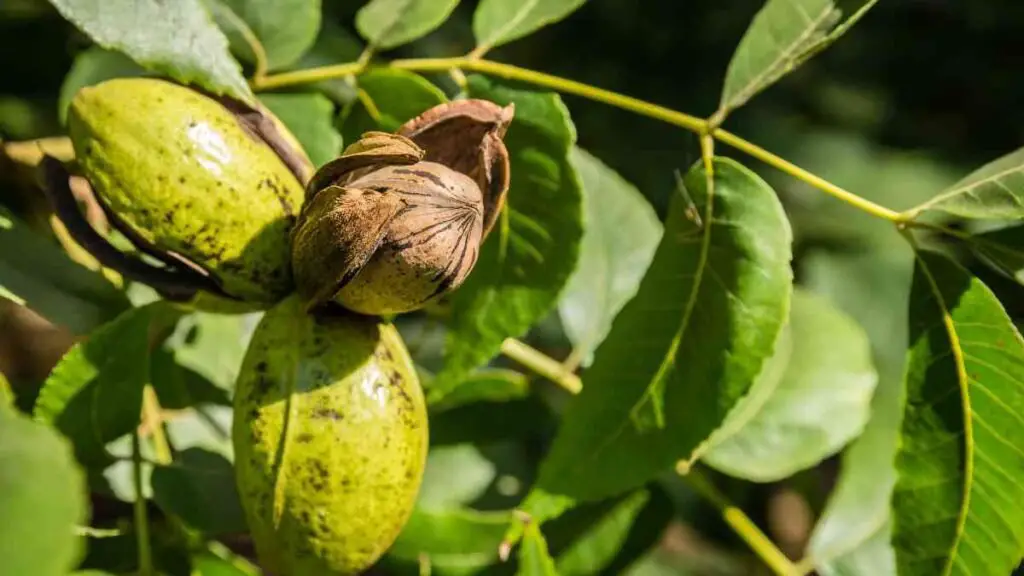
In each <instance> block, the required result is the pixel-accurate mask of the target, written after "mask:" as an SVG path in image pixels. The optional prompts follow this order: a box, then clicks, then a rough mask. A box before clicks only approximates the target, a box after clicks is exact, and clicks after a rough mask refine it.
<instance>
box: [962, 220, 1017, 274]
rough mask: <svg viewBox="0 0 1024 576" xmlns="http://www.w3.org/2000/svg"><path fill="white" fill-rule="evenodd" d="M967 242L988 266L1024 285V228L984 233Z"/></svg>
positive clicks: (1010, 228) (1009, 227)
mask: <svg viewBox="0 0 1024 576" xmlns="http://www.w3.org/2000/svg"><path fill="white" fill-rule="evenodd" d="M967 242H968V244H969V245H970V247H971V249H972V250H973V251H974V252H975V254H977V255H978V256H979V258H981V260H982V261H984V262H985V263H986V264H988V265H989V266H991V267H992V268H993V269H995V270H998V271H999V272H1002V273H1003V274H1005V275H1007V276H1009V277H1010V278H1013V279H1014V280H1016V281H1017V283H1018V284H1024V226H1008V227H1006V228H999V229H997V230H991V231H989V232H983V233H981V234H976V235H974V236H971V237H970V238H969V239H968V240H967Z"/></svg>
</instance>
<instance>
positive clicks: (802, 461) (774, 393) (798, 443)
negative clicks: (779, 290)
mask: <svg viewBox="0 0 1024 576" xmlns="http://www.w3.org/2000/svg"><path fill="white" fill-rule="evenodd" d="M788 335H789V338H788V340H789V343H790V346H788V347H782V346H777V347H776V358H778V357H780V356H781V358H782V359H783V362H782V366H783V371H782V373H781V375H780V377H777V378H765V374H764V373H762V375H761V376H760V377H759V378H758V381H757V382H756V383H755V384H754V389H753V390H751V393H750V395H749V396H747V397H746V398H744V399H743V400H742V401H741V402H740V403H739V405H737V407H736V409H735V410H734V411H733V412H732V413H730V414H729V417H728V418H726V421H725V424H723V426H722V428H721V429H720V430H719V432H716V433H715V435H714V436H712V440H711V443H712V448H711V449H710V451H708V453H707V455H706V456H705V457H704V461H705V462H706V463H707V464H709V465H711V466H712V467H713V468H716V469H717V470H719V471H721V472H725V473H727V474H730V475H732V476H736V477H739V478H744V479H747V480H753V481H756V482H771V481H777V480H781V479H783V478H786V477H788V476H791V475H793V474H794V473H796V472H798V471H800V470H804V469H806V468H808V467H810V466H813V465H814V464H817V463H818V462H820V461H821V460H822V459H823V458H825V457H827V456H830V455H831V454H834V453H835V452H837V451H838V450H839V449H840V448H842V447H843V446H844V445H845V444H847V443H848V442H849V441H850V440H852V439H853V438H855V437H857V436H858V435H859V434H860V433H861V431H862V430H863V429H864V426H865V425H866V424H867V421H868V415H869V405H870V402H871V396H872V394H873V393H874V390H875V384H876V383H877V382H878V374H877V373H876V372H875V368H874V366H873V364H872V360H871V347H870V343H869V342H868V338H867V335H866V334H865V333H864V331H863V329H861V327H860V326H859V325H858V324H857V323H856V322H855V321H854V320H853V319H851V318H850V317H849V316H847V315H846V314H844V313H842V312H840V311H839V310H837V309H836V308H834V307H833V306H832V305H831V304H829V303H828V301H827V300H825V299H823V298H821V297H819V296H815V295H813V294H812V293H809V292H805V291H802V290H796V291H794V293H793V304H792V308H791V309H790V316H789V324H788ZM781 342H782V341H781V340H780V344H781ZM771 364H772V362H771V361H770V362H769V364H768V365H771ZM762 380H765V383H766V384H768V386H764V388H766V389H767V391H766V393H763V394H762V393H761V391H760V390H759V388H761V387H762Z"/></svg>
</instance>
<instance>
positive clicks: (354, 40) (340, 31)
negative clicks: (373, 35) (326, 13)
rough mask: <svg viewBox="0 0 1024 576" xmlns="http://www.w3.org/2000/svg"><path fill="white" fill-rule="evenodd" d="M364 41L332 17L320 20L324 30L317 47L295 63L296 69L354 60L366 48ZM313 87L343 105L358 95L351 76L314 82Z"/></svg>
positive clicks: (321, 28) (317, 41) (315, 45)
mask: <svg viewBox="0 0 1024 576" xmlns="http://www.w3.org/2000/svg"><path fill="white" fill-rule="evenodd" d="M363 48H364V46H363V42H362V40H360V39H359V36H358V35H356V33H355V31H352V30H350V29H349V28H348V27H343V26H342V25H341V24H340V23H339V22H335V21H334V20H331V19H328V20H324V21H323V22H321V23H320V33H319V34H318V35H317V38H316V41H315V42H313V47H312V48H310V49H309V50H308V51H307V52H306V53H305V54H303V55H302V58H300V59H299V61H298V62H296V63H295V65H294V66H292V67H293V68H295V69H300V70H301V69H305V68H315V67H317V66H330V65H333V64H337V63H339V62H352V61H354V60H356V59H357V58H359V54H360V53H361V52H362V51H363ZM308 86H309V88H311V89H314V90H318V91H320V92H322V93H324V94H325V95H326V96H327V97H328V98H330V99H331V100H333V101H334V102H335V103H337V104H339V105H343V104H347V103H349V102H351V101H352V99H353V98H355V96H356V90H355V86H353V85H352V84H350V83H349V79H348V78H330V79H327V80H320V81H317V82H311V83H310V84H309V85H308Z"/></svg>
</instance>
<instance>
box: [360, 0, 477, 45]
mask: <svg viewBox="0 0 1024 576" xmlns="http://www.w3.org/2000/svg"><path fill="white" fill-rule="evenodd" d="M458 3H459V0H370V2H369V3H367V4H366V5H365V6H363V7H362V8H360V9H359V12H357V13H356V29H358V30H359V33H360V34H361V35H362V36H363V38H366V40H367V42H369V43H370V45H371V46H375V47H377V48H379V49H381V50H387V49H389V48H394V47H396V46H401V45H402V44H406V43H409V42H412V41H413V40H416V39H417V38H420V37H421V36H425V35H426V34H428V33H430V32H432V31H434V29H436V28H437V27H438V26H440V25H441V24H443V23H444V21H445V20H447V19H448V16H449V15H450V14H451V13H452V10H454V9H455V6H456V5H458Z"/></svg>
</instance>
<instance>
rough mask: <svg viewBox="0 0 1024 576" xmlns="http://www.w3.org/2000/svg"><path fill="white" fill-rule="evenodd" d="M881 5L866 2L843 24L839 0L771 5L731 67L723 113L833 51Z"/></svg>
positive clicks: (779, 0) (772, 0) (777, 0)
mask: <svg viewBox="0 0 1024 576" xmlns="http://www.w3.org/2000/svg"><path fill="white" fill-rule="evenodd" d="M877 2H878V0H865V1H864V2H863V4H862V5H861V7H860V8H859V9H858V10H857V11H856V12H854V13H853V14H852V15H851V16H850V17H849V18H848V19H847V20H846V21H845V22H843V23H842V24H839V21H840V19H841V16H842V15H841V12H840V10H839V8H838V7H837V6H836V3H835V0H768V1H767V2H766V3H765V5H764V7H763V8H761V10H760V11H759V12H758V13H757V15H756V16H755V17H754V20H753V21H752V22H751V23H750V27H749V28H747V32H746V33H745V34H744V35H743V39H742V40H740V43H739V46H738V47H737V48H736V52H735V53H734V54H733V57H732V60H731V61H730V62H729V69H728V71H727V72H726V75H725V86H724V87H723V88H722V99H721V103H720V104H719V110H718V113H719V114H723V115H724V114H728V113H729V112H730V111H732V110H735V109H736V108H739V107H740V106H742V105H743V104H745V103H746V102H747V101H748V100H750V99H751V98H753V97H754V96H755V95H757V93H759V92H761V91H762V90H764V89H765V88H767V87H769V86H771V85H772V84H774V83H775V82H777V81H778V80H779V79H780V78H782V77H783V76H785V75H786V74H788V73H789V72H791V71H792V70H793V69H795V68H796V67H798V66H799V65H801V64H803V63H804V62H805V61H806V60H808V59H809V58H811V57H812V56H814V55H815V54H817V53H818V52H820V51H821V50H824V49H825V48H827V47H828V45H829V44H831V43H832V42H834V41H835V40H836V39H838V38H839V37H840V36H842V35H843V34H844V33H845V32H846V31H847V30H848V29H849V28H850V27H852V26H853V25H854V24H855V23H856V22H857V21H858V20H860V18H861V17H863V16H864V15H865V14H866V13H867V11H868V10H869V9H870V8H871V7H872V6H874V5H875V3H877ZM837 24H839V25H838V26H837Z"/></svg>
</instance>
